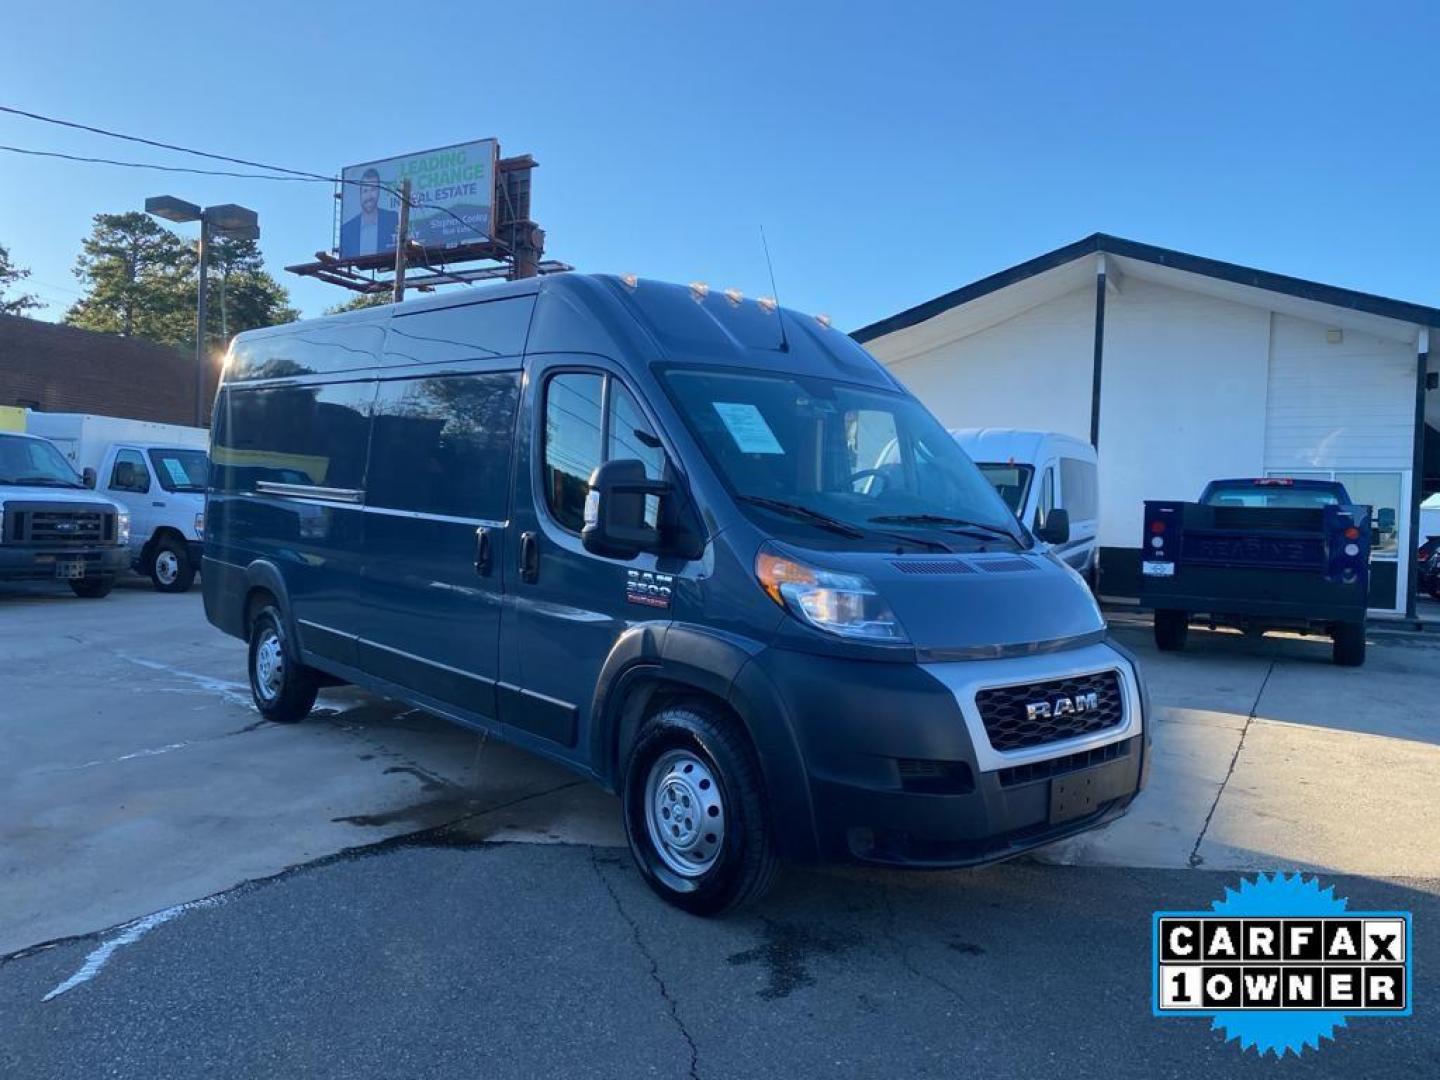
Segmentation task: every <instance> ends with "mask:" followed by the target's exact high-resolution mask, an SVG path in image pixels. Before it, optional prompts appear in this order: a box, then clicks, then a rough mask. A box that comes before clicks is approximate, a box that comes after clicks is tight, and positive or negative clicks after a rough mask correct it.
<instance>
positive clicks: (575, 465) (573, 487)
mask: <svg viewBox="0 0 1440 1080" xmlns="http://www.w3.org/2000/svg"><path fill="white" fill-rule="evenodd" d="M603 385H604V379H603V377H602V376H600V375H592V374H589V373H582V372H573V371H572V372H566V373H564V374H561V375H555V376H552V377H551V379H550V381H549V382H548V383H546V385H545V502H546V504H547V505H548V506H549V507H550V512H551V513H552V514H554V515H555V520H556V521H558V522H559V523H560V524H561V525H563V526H565V528H567V529H569V530H570V531H571V532H577V533H578V532H579V531H580V527H581V526H582V525H583V524H584V523H585V496H586V495H587V494H588V493H589V491H590V474H591V473H592V472H594V471H595V468H596V466H598V465H599V464H600V460H601V451H602V449H603V447H602V446H601V445H600V437H601V416H600V392H601V389H602V387H603Z"/></svg>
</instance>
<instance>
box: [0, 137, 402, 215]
mask: <svg viewBox="0 0 1440 1080" xmlns="http://www.w3.org/2000/svg"><path fill="white" fill-rule="evenodd" d="M0 150H4V151H6V152H7V153H11V154H25V155H27V156H28V157H46V158H60V159H61V160H62V161H78V162H82V163H84V164H86V165H118V166H120V167H121V168H125V169H153V170H155V171H156V172H168V173H189V174H191V175H192V176H231V177H236V178H238V179H242V180H289V181H292V182H294V183H301V184H318V183H322V182H324V183H329V184H333V183H334V182H335V181H334V179H333V178H331V177H326V176H319V177H308V176H268V175H266V174H265V173H242V172H231V171H227V170H223V169H187V168H184V167H183V166H180V165H155V164H152V163H149V162H144V161H117V160H115V159H114V158H98V157H82V156H81V155H79V154H62V153H60V152H59V151H58V150H30V149H27V148H25V147H23V146H5V145H0ZM412 205H414V204H413V203H412Z"/></svg>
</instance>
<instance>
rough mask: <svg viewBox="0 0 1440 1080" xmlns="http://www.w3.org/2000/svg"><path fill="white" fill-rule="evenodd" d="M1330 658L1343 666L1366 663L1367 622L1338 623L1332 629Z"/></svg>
mask: <svg viewBox="0 0 1440 1080" xmlns="http://www.w3.org/2000/svg"><path fill="white" fill-rule="evenodd" d="M1330 659H1331V660H1333V661H1334V662H1335V663H1336V664H1339V665H1340V666H1341V667H1359V666H1360V665H1361V664H1363V663H1365V624H1364V623H1336V624H1335V625H1334V627H1332V628H1331V630H1330Z"/></svg>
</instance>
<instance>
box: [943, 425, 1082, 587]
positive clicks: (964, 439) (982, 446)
mask: <svg viewBox="0 0 1440 1080" xmlns="http://www.w3.org/2000/svg"><path fill="white" fill-rule="evenodd" d="M950 434H951V435H953V436H954V437H955V441H956V442H958V443H959V444H960V447H961V449H963V450H964V451H965V453H966V454H968V455H969V456H970V459H971V460H972V461H974V462H975V464H976V465H978V466H980V471H981V472H982V473H984V474H985V477H986V479H988V480H989V481H990V483H992V484H994V485H995V490H996V491H998V492H999V493H1000V497H1001V498H1002V499H1004V500H1005V503H1006V505H1008V506H1009V507H1010V509H1011V510H1013V511H1014V512H1015V516H1016V517H1017V518H1019V519H1020V520H1021V521H1022V522H1024V523H1025V524H1026V525H1027V526H1029V527H1030V528H1031V529H1032V530H1034V529H1039V528H1040V526H1041V525H1043V524H1044V523H1045V516H1046V515H1047V514H1048V513H1049V512H1050V511H1051V510H1053V509H1055V508H1057V507H1058V508H1060V509H1063V510H1065V511H1067V512H1068V513H1069V515H1070V539H1069V540H1068V541H1067V542H1066V543H1064V544H1061V545H1059V546H1058V547H1057V549H1056V552H1057V554H1059V556H1060V557H1061V558H1062V559H1064V560H1065V561H1066V562H1067V563H1069V564H1070V565H1071V566H1073V567H1074V568H1075V569H1076V570H1078V571H1080V573H1082V574H1084V575H1085V576H1086V577H1087V578H1089V579H1090V580H1091V581H1093V580H1094V572H1095V561H1096V557H1097V556H1096V534H1097V533H1098V531H1099V527H1100V483H1099V471H1098V468H1097V459H1096V456H1095V448H1094V447H1093V446H1091V445H1090V444H1089V443H1087V442H1083V441H1082V440H1080V439H1076V438H1074V437H1072V436H1070V435H1061V434H1059V433H1058V432H1054V431H1028V430H1025V429H1022V428H954V429H952V430H951V432H950Z"/></svg>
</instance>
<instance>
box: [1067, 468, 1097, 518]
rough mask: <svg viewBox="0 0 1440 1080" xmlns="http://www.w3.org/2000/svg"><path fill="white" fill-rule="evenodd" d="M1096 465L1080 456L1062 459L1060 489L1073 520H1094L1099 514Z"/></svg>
mask: <svg viewBox="0 0 1440 1080" xmlns="http://www.w3.org/2000/svg"><path fill="white" fill-rule="evenodd" d="M1097 488H1098V482H1097V477H1096V474H1095V466H1094V465H1093V464H1092V463H1090V462H1088V461H1081V460H1080V459H1079V458H1061V459H1060V490H1061V491H1063V492H1064V493H1065V509H1067V510H1069V511H1070V520H1071V521H1092V520H1094V519H1095V518H1096V517H1098V516H1099V513H1098V510H1099V492H1098V490H1097Z"/></svg>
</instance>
